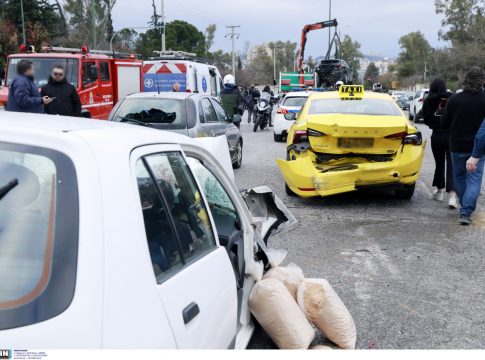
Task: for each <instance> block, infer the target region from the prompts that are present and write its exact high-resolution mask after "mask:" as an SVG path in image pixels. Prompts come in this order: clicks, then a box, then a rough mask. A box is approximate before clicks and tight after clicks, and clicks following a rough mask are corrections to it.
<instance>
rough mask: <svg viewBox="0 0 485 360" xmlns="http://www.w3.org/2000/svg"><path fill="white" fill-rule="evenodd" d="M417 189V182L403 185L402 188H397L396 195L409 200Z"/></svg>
mask: <svg viewBox="0 0 485 360" xmlns="http://www.w3.org/2000/svg"><path fill="white" fill-rule="evenodd" d="M415 190H416V184H412V185H403V186H402V188H400V189H397V190H396V193H395V196H396V198H397V199H402V200H409V199H411V198H412V197H413V196H414V191H415Z"/></svg>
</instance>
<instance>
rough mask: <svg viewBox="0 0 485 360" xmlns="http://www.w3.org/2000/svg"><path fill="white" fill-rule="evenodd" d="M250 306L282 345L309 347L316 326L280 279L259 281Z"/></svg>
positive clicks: (251, 297) (295, 347) (270, 334)
mask: <svg viewBox="0 0 485 360" xmlns="http://www.w3.org/2000/svg"><path fill="white" fill-rule="evenodd" d="M249 310H250V311H251V313H252V314H253V315H254V317H255V318H256V320H258V322H259V323H260V324H261V326H262V327H263V329H264V330H265V331H266V333H267V334H268V335H269V337H271V339H272V340H273V341H274V343H275V344H276V345H277V346H278V347H279V348H280V349H308V347H309V346H310V344H311V342H312V341H313V339H314V338H315V330H314V329H313V327H312V325H311V324H310V323H309V321H308V320H307V318H306V317H305V314H303V312H302V311H301V309H300V308H299V307H298V304H297V303H296V302H295V300H293V298H292V297H291V294H290V293H289V292H288V290H287V289H286V287H285V286H284V285H283V284H282V283H281V282H280V281H278V280H276V279H264V280H261V281H260V282H258V283H256V284H255V285H254V287H253V290H252V292H251V296H250V297H249Z"/></svg>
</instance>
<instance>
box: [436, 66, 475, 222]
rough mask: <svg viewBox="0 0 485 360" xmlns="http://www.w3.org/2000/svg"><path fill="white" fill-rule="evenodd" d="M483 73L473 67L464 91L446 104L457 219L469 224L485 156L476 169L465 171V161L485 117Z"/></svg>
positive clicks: (446, 123) (444, 123)
mask: <svg viewBox="0 0 485 360" xmlns="http://www.w3.org/2000/svg"><path fill="white" fill-rule="evenodd" d="M484 81H485V73H484V72H483V70H481V69H480V68H478V67H474V68H472V69H471V70H470V71H469V72H468V73H467V74H466V77H465V81H464V82H463V85H464V89H463V92H461V93H459V94H456V95H453V96H452V97H451V98H450V99H449V100H448V103H447V105H446V110H445V114H444V116H443V119H442V121H443V128H444V129H449V130H450V151H451V157H452V159H453V175H454V185H455V190H456V193H457V194H458V198H459V200H460V203H461V209H460V223H461V224H462V225H469V224H471V215H472V214H473V212H474V211H475V209H476V206H477V201H478V197H479V196H480V189H481V186H482V178H483V170H484V166H485V157H483V158H482V159H480V161H479V162H478V164H477V165H476V171H475V172H468V171H467V165H466V163H467V161H468V159H470V157H471V156H472V152H473V147H474V144H475V138H476V136H477V133H478V130H479V129H480V126H481V125H482V122H483V119H484V118H485V93H484V92H483V91H482V86H483V83H484Z"/></svg>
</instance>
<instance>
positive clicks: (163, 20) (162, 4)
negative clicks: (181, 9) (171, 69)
mask: <svg viewBox="0 0 485 360" xmlns="http://www.w3.org/2000/svg"><path fill="white" fill-rule="evenodd" d="M160 21H161V26H162V51H165V50H166V49H167V48H166V45H165V1H164V0H161V16H160Z"/></svg>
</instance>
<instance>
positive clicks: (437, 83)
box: [423, 78, 458, 209]
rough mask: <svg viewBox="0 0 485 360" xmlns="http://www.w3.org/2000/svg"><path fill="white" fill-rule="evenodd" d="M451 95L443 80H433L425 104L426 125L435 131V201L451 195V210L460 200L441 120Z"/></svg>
mask: <svg viewBox="0 0 485 360" xmlns="http://www.w3.org/2000/svg"><path fill="white" fill-rule="evenodd" d="M450 96H451V93H450V92H449V91H447V89H446V83H445V82H444V80H443V79H440V78H437V79H435V80H433V82H432V83H431V85H430V87H429V94H428V97H427V98H426V99H425V100H424V103H423V119H424V123H425V124H426V125H428V126H429V128H430V129H431V130H433V134H432V135H431V150H432V151H433V156H434V160H435V164H436V169H435V173H434V178H433V186H434V187H436V189H435V191H434V192H433V199H435V200H437V201H443V200H444V192H445V191H446V192H448V193H449V194H450V197H449V201H448V205H449V207H450V208H451V209H456V208H458V200H457V197H456V192H455V188H454V186H453V164H452V161H451V152H450V135H449V132H448V130H447V129H444V128H443V127H442V126H441V118H442V116H443V113H444V109H445V107H446V102H447V101H448V98H449V97H450Z"/></svg>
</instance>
